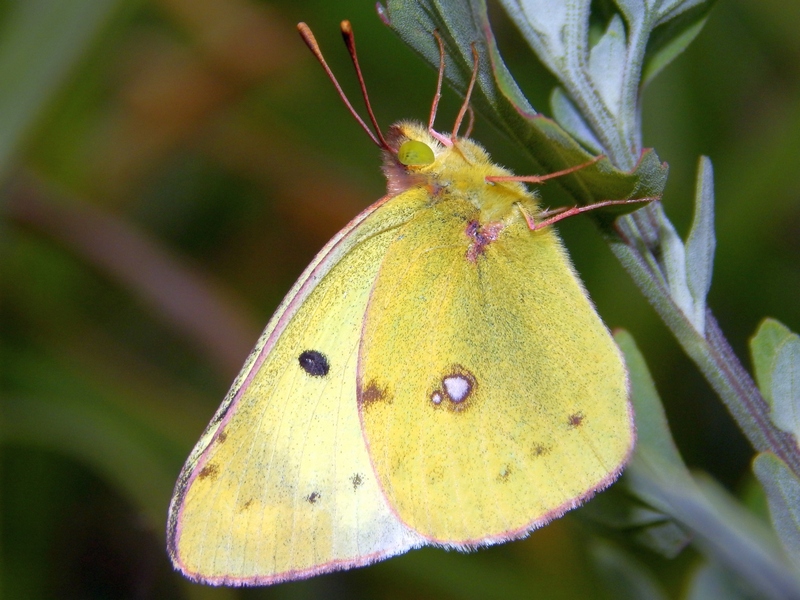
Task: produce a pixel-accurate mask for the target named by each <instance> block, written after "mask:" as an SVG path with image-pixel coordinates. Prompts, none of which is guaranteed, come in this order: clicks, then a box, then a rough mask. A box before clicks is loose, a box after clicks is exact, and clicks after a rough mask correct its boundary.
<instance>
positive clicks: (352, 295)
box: [168, 199, 421, 585]
mask: <svg viewBox="0 0 800 600" xmlns="http://www.w3.org/2000/svg"><path fill="white" fill-rule="evenodd" d="M416 209H417V207H416V206H414V205H413V203H408V202H405V203H404V202H403V201H402V200H400V201H388V200H387V199H384V200H383V201H381V202H379V203H376V204H375V205H373V206H372V207H370V208H369V209H368V210H367V211H365V212H364V213H362V214H361V215H359V217H357V218H356V219H355V220H354V221H353V222H352V223H351V224H350V225H349V226H348V227H347V228H345V230H343V231H342V232H340V233H339V234H338V235H337V236H336V237H335V238H334V239H333V240H331V242H330V243H329V244H328V245H327V246H326V247H325V248H324V249H323V250H322V251H321V252H320V253H319V254H318V255H317V257H316V258H315V260H314V262H313V263H312V264H311V265H310V266H309V268H308V269H307V270H306V272H305V273H304V274H303V276H302V277H301V278H300V280H299V281H298V282H297V284H295V286H294V288H293V289H292V290H291V292H290V293H289V295H288V296H287V298H286V299H285V300H284V302H283V304H282V305H281V306H280V307H279V309H278V311H277V312H276V314H275V316H274V317H273V318H272V320H271V321H270V323H269V324H268V325H267V328H266V330H265V331H264V333H263V334H262V336H261V338H260V340H259V342H258V344H257V345H256V348H255V349H254V350H253V352H252V353H251V355H250V357H249V358H248V360H247V362H246V364H245V366H244V368H243V369H242V371H241V373H240V374H239V376H238V378H237V380H236V381H235V382H234V384H233V387H232V389H231V391H230V392H229V394H228V396H227V397H226V400H225V401H224V402H223V405H222V406H221V407H220V409H219V411H218V412H217V414H216V415H215V417H214V419H213V420H212V422H211V424H210V425H209V427H208V429H207V430H206V432H205V433H204V434H203V437H202V438H201V440H200V442H199V443H198V444H197V446H196V447H195V449H194V451H193V452H192V454H191V455H190V457H189V459H188V461H187V463H186V465H185V467H184V469H183V471H182V473H181V475H180V477H179V480H178V483H177V486H176V490H175V495H174V497H173V500H172V503H171V506H170V516H169V525H168V547H169V550H170V554H171V556H172V560H173V563H174V564H175V565H176V567H177V568H178V569H180V570H181V571H183V572H184V574H186V575H187V576H188V577H190V578H192V579H194V580H197V581H202V582H205V583H212V584H229V585H253V584H268V583H274V582H277V581H282V580H286V579H296V578H302V577H308V576H311V575H314V574H317V573H321V572H325V571H330V570H334V569H337V568H347V567H352V566H358V565H362V564H366V563H369V562H372V561H374V560H378V559H380V558H382V557H386V556H389V555H392V554H397V553H399V552H403V551H405V550H407V549H408V548H410V547H412V546H414V545H418V544H419V543H420V542H421V538H419V537H418V536H417V535H415V534H414V533H413V532H411V531H409V530H408V528H407V527H405V526H404V525H403V524H402V523H400V522H399V521H398V520H397V518H396V516H395V515H394V514H393V513H392V512H391V510H390V509H389V508H388V506H387V504H386V501H385V499H384V497H383V495H382V493H381V491H380V489H379V486H378V484H377V481H376V479H375V477H374V475H373V473H372V467H371V464H370V461H369V457H368V455H367V451H366V447H365V444H364V439H363V435H362V432H361V424H360V422H359V416H358V409H357V405H356V400H355V399H356V366H357V355H358V344H359V340H360V337H361V333H362V327H363V319H364V314H365V311H366V306H367V301H368V298H369V293H370V291H371V289H372V285H373V282H374V279H375V275H376V272H377V269H378V267H379V265H380V262H381V258H382V256H383V253H384V252H385V251H386V247H387V246H388V244H389V243H390V241H391V239H392V238H393V233H392V230H393V228H395V227H396V226H397V225H398V224H399V223H402V222H404V221H405V220H407V219H408V218H410V215H412V214H413V212H414V211H415V210H416ZM301 363H302V364H301Z"/></svg>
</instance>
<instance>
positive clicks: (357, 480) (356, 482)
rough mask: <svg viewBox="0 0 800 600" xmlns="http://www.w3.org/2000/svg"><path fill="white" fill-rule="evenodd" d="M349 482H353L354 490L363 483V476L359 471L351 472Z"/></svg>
mask: <svg viewBox="0 0 800 600" xmlns="http://www.w3.org/2000/svg"><path fill="white" fill-rule="evenodd" d="M350 483H352V484H353V491H354V492H355V491H356V490H357V489H358V488H360V487H361V486H362V485H363V484H364V476H363V475H362V474H361V473H353V476H352V477H351V478H350Z"/></svg>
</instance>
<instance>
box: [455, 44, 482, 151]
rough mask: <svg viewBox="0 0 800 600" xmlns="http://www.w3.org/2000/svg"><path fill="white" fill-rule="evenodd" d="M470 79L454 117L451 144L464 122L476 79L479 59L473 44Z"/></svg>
mask: <svg viewBox="0 0 800 600" xmlns="http://www.w3.org/2000/svg"><path fill="white" fill-rule="evenodd" d="M471 47H472V77H471V78H470V80H469V86H467V93H466V94H465V95H464V103H463V104H462V105H461V110H459V111H458V117H456V123H455V125H454V126H453V134H452V136H451V138H450V139H451V140H452V141H453V142H455V141H456V137H457V136H458V130H459V129H460V127H461V121H463V120H464V115H465V114H467V109H468V108H469V99H470V97H471V96H472V90H473V89H474V88H475V81H476V80H477V79H478V62H479V60H480V57H479V56H478V49H477V48H476V47H475V42H473V43H472V45H471ZM469 129H470V130H471V129H472V125H470V127H469Z"/></svg>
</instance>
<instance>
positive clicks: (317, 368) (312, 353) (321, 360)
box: [297, 350, 331, 377]
mask: <svg viewBox="0 0 800 600" xmlns="http://www.w3.org/2000/svg"><path fill="white" fill-rule="evenodd" d="M297 362H299V363H300V366H301V367H302V369H303V370H304V371H305V372H306V373H308V374H309V375H311V376H312V377H325V375H327V374H328V371H330V369H331V366H330V364H329V363H328V358H327V357H326V356H325V355H324V354H322V352H318V351H317V350H304V351H303V352H301V353H300V356H298V357H297Z"/></svg>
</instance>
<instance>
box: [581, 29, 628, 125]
mask: <svg viewBox="0 0 800 600" xmlns="http://www.w3.org/2000/svg"><path fill="white" fill-rule="evenodd" d="M627 60H628V47H627V45H626V40H625V25H624V23H623V22H622V19H621V18H620V16H619V15H614V17H613V18H612V19H611V21H610V22H609V24H608V27H607V28H606V31H605V33H604V34H603V36H602V37H601V38H600V40H599V41H598V42H597V44H595V45H594V47H593V48H592V49H591V51H590V52H589V77H590V78H591V80H592V83H593V84H594V88H595V89H596V90H597V92H598V93H599V94H600V98H601V99H602V101H603V103H604V104H605V105H606V108H608V110H609V112H610V113H611V114H612V115H614V117H617V116H618V115H619V113H620V101H621V99H622V98H621V96H622V81H623V77H624V74H625V66H626V63H627Z"/></svg>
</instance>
